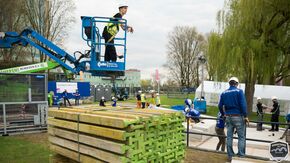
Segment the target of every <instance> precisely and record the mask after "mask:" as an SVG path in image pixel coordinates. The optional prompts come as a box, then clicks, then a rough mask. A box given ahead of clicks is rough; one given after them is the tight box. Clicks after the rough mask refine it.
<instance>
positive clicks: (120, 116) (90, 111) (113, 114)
mask: <svg viewBox="0 0 290 163" xmlns="http://www.w3.org/2000/svg"><path fill="white" fill-rule="evenodd" d="M61 110H64V111H70V112H80V113H90V114H97V115H104V116H112V117H116V116H118V117H119V118H128V119H135V120H136V119H138V118H139V117H138V116H134V115H129V114H126V113H119V114H117V115H116V113H113V112H109V111H93V110H83V109H67V108H63V109H61Z"/></svg>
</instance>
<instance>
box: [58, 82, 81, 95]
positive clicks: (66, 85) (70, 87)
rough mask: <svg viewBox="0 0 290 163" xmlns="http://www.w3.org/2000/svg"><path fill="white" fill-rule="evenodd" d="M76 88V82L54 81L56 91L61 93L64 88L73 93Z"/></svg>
mask: <svg viewBox="0 0 290 163" xmlns="http://www.w3.org/2000/svg"><path fill="white" fill-rule="evenodd" d="M77 89H78V84H77V83H68V82H56V93H62V92H64V90H66V91H67V92H68V93H75V92H76V90H77Z"/></svg>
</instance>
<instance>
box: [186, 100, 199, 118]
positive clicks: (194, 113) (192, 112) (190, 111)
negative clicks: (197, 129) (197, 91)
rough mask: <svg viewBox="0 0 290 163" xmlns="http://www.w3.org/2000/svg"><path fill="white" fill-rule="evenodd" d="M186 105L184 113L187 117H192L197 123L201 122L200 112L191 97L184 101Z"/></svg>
mask: <svg viewBox="0 0 290 163" xmlns="http://www.w3.org/2000/svg"><path fill="white" fill-rule="evenodd" d="M184 103H185V107H184V114H185V116H186V117H188V118H190V120H191V121H194V122H195V123H199V122H200V120H199V118H200V112H199V111H198V110H196V109H194V106H193V103H192V100H191V99H186V100H185V101H184Z"/></svg>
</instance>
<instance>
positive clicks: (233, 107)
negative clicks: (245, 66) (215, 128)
mask: <svg viewBox="0 0 290 163" xmlns="http://www.w3.org/2000/svg"><path fill="white" fill-rule="evenodd" d="M229 84H230V88H229V89H227V90H225V91H224V92H223V93H222V94H221V96H220V101H219V105H218V107H219V110H220V112H221V114H222V116H225V117H226V127H227V153H228V161H231V160H232V157H233V156H234V151H233V133H234V129H236V130H237V133H238V154H237V155H238V156H239V157H244V156H245V144H246V137H245V129H246V128H245V127H246V124H245V123H249V119H248V118H247V104H246V99H245V95H244V92H243V90H241V89H239V88H237V87H238V85H239V79H238V78H236V77H232V78H230V80H229Z"/></svg>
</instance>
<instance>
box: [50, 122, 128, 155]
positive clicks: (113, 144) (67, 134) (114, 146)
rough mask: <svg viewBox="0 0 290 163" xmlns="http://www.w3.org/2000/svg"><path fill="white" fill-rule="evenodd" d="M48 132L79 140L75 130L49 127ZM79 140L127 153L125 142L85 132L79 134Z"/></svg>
mask: <svg viewBox="0 0 290 163" xmlns="http://www.w3.org/2000/svg"><path fill="white" fill-rule="evenodd" d="M48 133H49V134H51V135H53V136H58V137H62V138H65V139H69V140H72V141H76V142H77V141H78V134H77V133H75V132H71V131H67V130H63V129H59V128H53V127H49V128H48ZM79 141H80V142H81V143H83V144H88V145H90V146H94V147H97V148H100V149H104V150H107V151H112V152H115V153H119V154H125V152H126V148H125V144H121V143H116V142H112V141H108V140H103V139H99V138H95V137H91V136H87V135H83V134H79Z"/></svg>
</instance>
